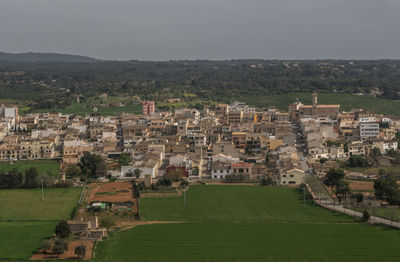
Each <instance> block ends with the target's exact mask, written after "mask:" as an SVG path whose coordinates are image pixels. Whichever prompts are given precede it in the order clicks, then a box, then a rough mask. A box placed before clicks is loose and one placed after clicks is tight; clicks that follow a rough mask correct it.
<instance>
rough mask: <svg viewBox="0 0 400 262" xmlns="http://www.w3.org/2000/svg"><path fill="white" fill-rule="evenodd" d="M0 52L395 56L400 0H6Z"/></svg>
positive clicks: (2, 0)
mask: <svg viewBox="0 0 400 262" xmlns="http://www.w3.org/2000/svg"><path fill="white" fill-rule="evenodd" d="M0 51H3V52H27V51H33V52H57V53H71V54H80V55H87V56H92V57H95V58H101V59H115V60H129V59H138V60H170V59H234V58H263V59H303V58H304V59H307V58H311V59H314V58H337V59H341V58H348V59H371V58H372V59H377V58H393V59H395V58H400V0H0Z"/></svg>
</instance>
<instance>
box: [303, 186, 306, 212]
mask: <svg viewBox="0 0 400 262" xmlns="http://www.w3.org/2000/svg"><path fill="white" fill-rule="evenodd" d="M303 206H304V207H306V185H305V184H304V186H303Z"/></svg>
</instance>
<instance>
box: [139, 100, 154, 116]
mask: <svg viewBox="0 0 400 262" xmlns="http://www.w3.org/2000/svg"><path fill="white" fill-rule="evenodd" d="M155 112H156V105H155V103H154V101H143V102H142V113H143V115H145V116H147V115H152V114H154V113H155Z"/></svg>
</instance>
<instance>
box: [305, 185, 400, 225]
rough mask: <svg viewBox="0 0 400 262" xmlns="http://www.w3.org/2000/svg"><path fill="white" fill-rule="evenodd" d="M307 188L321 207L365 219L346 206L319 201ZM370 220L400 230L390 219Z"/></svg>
mask: <svg viewBox="0 0 400 262" xmlns="http://www.w3.org/2000/svg"><path fill="white" fill-rule="evenodd" d="M307 188H308V191H309V192H310V193H311V195H312V197H313V199H314V201H315V203H317V204H318V205H320V206H322V207H324V208H327V209H330V210H333V211H336V212H340V213H343V214H346V215H349V216H355V217H359V218H362V217H363V214H362V213H361V212H358V211H355V210H352V209H348V208H345V207H344V206H342V205H339V204H337V203H336V202H331V201H320V200H318V199H317V198H316V197H315V195H314V193H313V192H311V188H310V187H308V186H307ZM370 220H371V221H374V222H376V223H379V224H383V225H386V226H391V227H395V228H399V229H400V223H399V222H392V221H390V220H388V219H384V218H381V217H377V216H371V217H370Z"/></svg>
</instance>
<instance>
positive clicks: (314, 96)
mask: <svg viewBox="0 0 400 262" xmlns="http://www.w3.org/2000/svg"><path fill="white" fill-rule="evenodd" d="M312 114H313V115H317V114H318V94H317V92H314V93H312Z"/></svg>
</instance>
